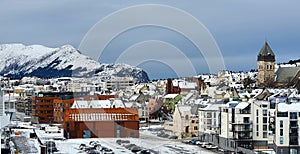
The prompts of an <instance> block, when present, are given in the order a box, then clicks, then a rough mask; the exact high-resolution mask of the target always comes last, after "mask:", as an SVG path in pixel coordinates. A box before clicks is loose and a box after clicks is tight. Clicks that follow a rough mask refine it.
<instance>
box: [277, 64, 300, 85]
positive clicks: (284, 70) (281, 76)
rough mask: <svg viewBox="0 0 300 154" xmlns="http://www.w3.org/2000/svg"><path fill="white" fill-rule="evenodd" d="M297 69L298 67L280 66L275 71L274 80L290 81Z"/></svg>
mask: <svg viewBox="0 0 300 154" xmlns="http://www.w3.org/2000/svg"><path fill="white" fill-rule="evenodd" d="M299 71H300V67H280V68H278V70H277V71H276V73H275V75H276V82H277V83H290V82H291V81H292V80H293V78H294V77H296V75H297V73H298V72H299Z"/></svg>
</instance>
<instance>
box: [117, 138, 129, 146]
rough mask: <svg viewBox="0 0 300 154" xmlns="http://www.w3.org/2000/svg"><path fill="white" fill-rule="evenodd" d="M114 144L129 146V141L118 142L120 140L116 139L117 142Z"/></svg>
mask: <svg viewBox="0 0 300 154" xmlns="http://www.w3.org/2000/svg"><path fill="white" fill-rule="evenodd" d="M116 143H117V144H119V145H122V144H129V143H130V141H129V140H120V139H118V140H116Z"/></svg>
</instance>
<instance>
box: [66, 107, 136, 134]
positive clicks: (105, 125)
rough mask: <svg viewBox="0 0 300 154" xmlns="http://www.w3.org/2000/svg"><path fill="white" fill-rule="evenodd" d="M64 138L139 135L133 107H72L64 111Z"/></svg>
mask: <svg viewBox="0 0 300 154" xmlns="http://www.w3.org/2000/svg"><path fill="white" fill-rule="evenodd" d="M64 131H65V132H64V134H65V137H66V138H100V137H102V138H103V137H105V138H125V137H134V138H138V137H139V116H138V111H137V109H135V108H76V109H75V108H73V109H67V110H66V111H65V122H64Z"/></svg>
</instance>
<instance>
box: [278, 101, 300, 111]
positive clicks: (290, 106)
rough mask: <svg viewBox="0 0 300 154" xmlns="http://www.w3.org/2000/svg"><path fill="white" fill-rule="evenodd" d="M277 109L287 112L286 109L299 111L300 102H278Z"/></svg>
mask: <svg viewBox="0 0 300 154" xmlns="http://www.w3.org/2000/svg"><path fill="white" fill-rule="evenodd" d="M278 111H280V112H287V111H300V103H292V104H286V103H278Z"/></svg>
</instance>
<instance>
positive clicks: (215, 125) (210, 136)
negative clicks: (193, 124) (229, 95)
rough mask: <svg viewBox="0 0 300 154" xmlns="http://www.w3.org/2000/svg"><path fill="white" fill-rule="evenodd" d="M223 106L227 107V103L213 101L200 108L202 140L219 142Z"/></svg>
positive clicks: (216, 143)
mask: <svg viewBox="0 0 300 154" xmlns="http://www.w3.org/2000/svg"><path fill="white" fill-rule="evenodd" d="M221 107H225V104H222V103H212V104H208V105H207V106H206V107H204V108H199V113H198V116H199V138H200V140H201V141H206V142H211V143H213V144H215V145H218V144H219V142H218V141H219V140H218V137H219V132H220V108H221Z"/></svg>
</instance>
